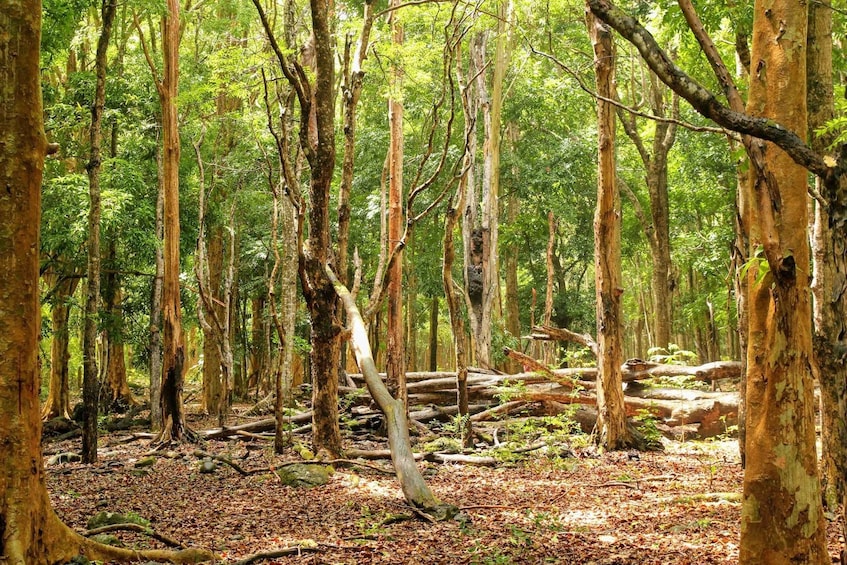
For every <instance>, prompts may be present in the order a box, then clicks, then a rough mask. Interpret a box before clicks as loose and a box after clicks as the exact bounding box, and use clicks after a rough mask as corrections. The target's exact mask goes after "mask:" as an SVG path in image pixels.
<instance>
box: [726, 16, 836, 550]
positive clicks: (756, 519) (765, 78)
mask: <svg viewBox="0 0 847 565" xmlns="http://www.w3.org/2000/svg"><path fill="white" fill-rule="evenodd" d="M753 18H754V19H753V48H752V61H753V65H754V66H755V67H757V68H758V69H760V70H759V71H758V72H757V74H756V75H755V77H754V78H753V80H752V81H751V85H750V97H749V101H748V103H747V108H748V112H750V113H751V114H753V115H756V116H763V117H767V118H768V119H772V120H775V121H777V122H779V123H781V124H782V125H783V126H785V127H787V128H789V129H791V130H793V131H794V132H795V133H797V134H798V135H799V136H801V137H805V135H806V127H807V123H806V73H805V67H806V64H805V63H806V29H807V4H806V3H805V2H802V1H799V0H785V1H780V2H777V3H775V4H771V3H766V2H761V1H757V2H756V5H755V8H754V14H753ZM774 22H779V26H778V27H777V26H775V25H774ZM783 30H789V31H790V33H787V34H786V33H784V31H783ZM762 69H766V72H762ZM777 77H779V78H778V79H777ZM761 150H762V153H763V154H764V157H765V159H766V161H765V163H766V170H764V171H762V172H760V173H758V174H757V173H756V172H755V169H754V170H753V173H752V174H751V178H750V182H749V185H748V189H747V190H748V193H747V194H748V198H749V202H750V203H751V206H750V212H751V222H750V224H749V225H750V226H751V230H750V239H751V240H750V243H751V246H752V247H757V246H759V245H761V246H762V248H763V250H764V257H762V259H766V260H767V264H768V268H767V271H766V272H765V273H762V269H765V264H764V263H763V262H761V261H759V262H758V265H757V268H755V269H754V268H751V269H749V272H748V279H747V280H748V284H749V328H750V329H749V335H748V339H749V342H748V348H747V395H746V404H747V444H746V455H747V457H746V468H745V472H744V489H743V503H742V511H741V548H740V562H741V563H744V564H758V563H821V564H822V563H829V562H830V559H829V555H828V553H827V550H826V536H825V534H826V519H825V518H824V516H823V512H822V509H821V498H820V484H819V480H818V472H817V456H816V454H815V420H814V394H813V390H812V378H811V377H812V375H811V372H810V367H811V363H812V361H813V360H812V344H811V327H810V325H811V324H810V321H811V306H810V303H809V292H808V289H809V272H808V268H807V267H806V266H807V265H808V264H809V252H808V249H809V246H808V237H807V222H808V215H807V202H806V201H807V196H806V191H807V184H806V182H807V181H806V176H807V172H806V170H805V169H803V168H802V167H801V166H799V165H797V164H796V163H794V161H792V160H791V158H790V157H788V155H787V154H786V153H784V152H783V151H781V150H779V149H778V148H776V147H775V146H773V145H770V144H762V148H761ZM762 275H764V276H762ZM764 352H767V355H765V354H764Z"/></svg>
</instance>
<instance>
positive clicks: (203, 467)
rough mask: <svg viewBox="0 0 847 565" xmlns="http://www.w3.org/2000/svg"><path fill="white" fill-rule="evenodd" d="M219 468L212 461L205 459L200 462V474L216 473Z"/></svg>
mask: <svg viewBox="0 0 847 565" xmlns="http://www.w3.org/2000/svg"><path fill="white" fill-rule="evenodd" d="M217 468H218V466H217V465H216V464H215V462H214V461H212V460H211V459H203V460H202V461H200V472H201V473H204V474H208V473H214V472H215V471H216V470H217Z"/></svg>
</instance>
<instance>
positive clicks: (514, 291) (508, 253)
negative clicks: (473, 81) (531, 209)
mask: <svg viewBox="0 0 847 565" xmlns="http://www.w3.org/2000/svg"><path fill="white" fill-rule="evenodd" d="M506 131H507V139H508V141H509V146H510V147H511V150H512V151H514V150H515V146H516V145H517V142H518V135H519V130H518V127H517V126H516V124H514V123H511V122H510V123H509V124H508V125H507V126H506ZM517 174H518V167H517V165H513V170H512V176H513V177H514V178H517ZM519 213H520V198H519V197H518V192H517V191H516V190H511V191H509V195H508V197H507V200H506V217H507V219H508V222H509V225H510V226H514V225H515V223H516V222H517V221H518V214H519ZM518 255H519V245H518V243H517V239H514V240H513V242H512V243H510V244H509V245H508V246H507V248H506V249H505V261H504V267H505V271H506V273H505V283H506V331H507V332H509V334H510V335H511V336H512V337H513V338H515V339H518V338H519V337H520V335H521V314H520V309H519V304H518ZM506 369H507V372H509V373H516V372H518V371H519V370H520V366H519V365H518V364H517V363H516V362H514V361H512V360H509V361H508V362H507V364H506Z"/></svg>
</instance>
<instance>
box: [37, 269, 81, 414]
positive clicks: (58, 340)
mask: <svg viewBox="0 0 847 565" xmlns="http://www.w3.org/2000/svg"><path fill="white" fill-rule="evenodd" d="M77 283H79V278H78V277H77V276H76V275H72V276H67V277H66V278H64V279H60V280H59V281H58V282H57V283H56V293H55V294H54V296H53V307H52V309H51V313H50V317H51V323H52V327H53V341H52V343H51V345H50V390H49V393H48V394H47V400H46V401H45V402H44V407H43V409H42V411H41V417H42V419H44V420H50V419H52V418H66V419H70V417H71V415H70V410H71V401H70V382H69V378H68V361H70V358H71V354H70V351H69V350H68V344H69V342H70V339H69V338H70V334H69V333H68V318H69V314H70V301H71V298H72V297H73V294H74V292H75V291H76V287H77Z"/></svg>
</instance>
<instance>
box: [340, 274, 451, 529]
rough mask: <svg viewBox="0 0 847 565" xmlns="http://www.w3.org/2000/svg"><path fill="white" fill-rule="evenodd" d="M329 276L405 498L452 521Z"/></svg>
mask: <svg viewBox="0 0 847 565" xmlns="http://www.w3.org/2000/svg"><path fill="white" fill-rule="evenodd" d="M327 275H328V276H329V277H330V278H331V279H333V283H334V284H335V289H336V291H337V292H338V296H339V298H340V299H341V300H342V302H343V304H344V307H345V309H346V310H347V319H348V320H350V330H351V339H350V345H351V348H352V349H353V352H354V354H355V355H356V362H357V363H358V364H359V367H360V368H361V369H362V374H363V375H364V377H365V381H366V383H367V386H368V390H369V391H370V393H371V396H372V397H373V399H374V401H376V403H377V405H378V406H379V408H380V410H381V411H382V413H383V414H384V415H385V422H386V428H387V431H388V443H389V446H390V447H391V461H392V463H393V464H394V472H395V473H396V474H397V479H398V481H399V482H400V487H401V488H402V490H403V496H404V497H405V498H406V501H407V502H408V503H409V504H410V505H412V506H413V507H415V508H419V509H420V510H422V511H424V512H426V513H428V514H430V515H432V516H434V517H435V518H436V519H440V520H445V519H450V518H452V517H453V516H455V515H456V512H457V511H458V509H457V508H456V507H455V506H452V505H449V504H444V503H442V502H440V501H439V500H438V499H437V498H436V497H435V495H434V494H433V493H432V490H430V488H429V486H427V484H426V481H424V479H423V475H421V472H420V469H418V467H417V465H416V464H415V458H414V456H413V454H412V444H411V441H410V440H409V426H408V425H407V423H406V406H405V405H404V404H403V401H402V400H401V399H399V398H394V397H393V396H391V394H390V393H389V391H388V389H387V388H386V387H385V385H384V384H383V382H382V379H380V378H379V373H377V370H376V365H375V364H374V360H373V354H372V353H371V351H370V348H369V347H368V333H367V330H366V329H365V324H364V322H363V321H362V316H361V314H359V310H358V308H357V307H356V302H355V300H354V299H353V297H352V296H351V295H350V292H349V291H348V290H347V289H346V288H345V287H344V285H343V284H341V283H340V282H339V281H338V279H336V278H335V275H334V273H332V271H331V269H329V268H328V267H327Z"/></svg>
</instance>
